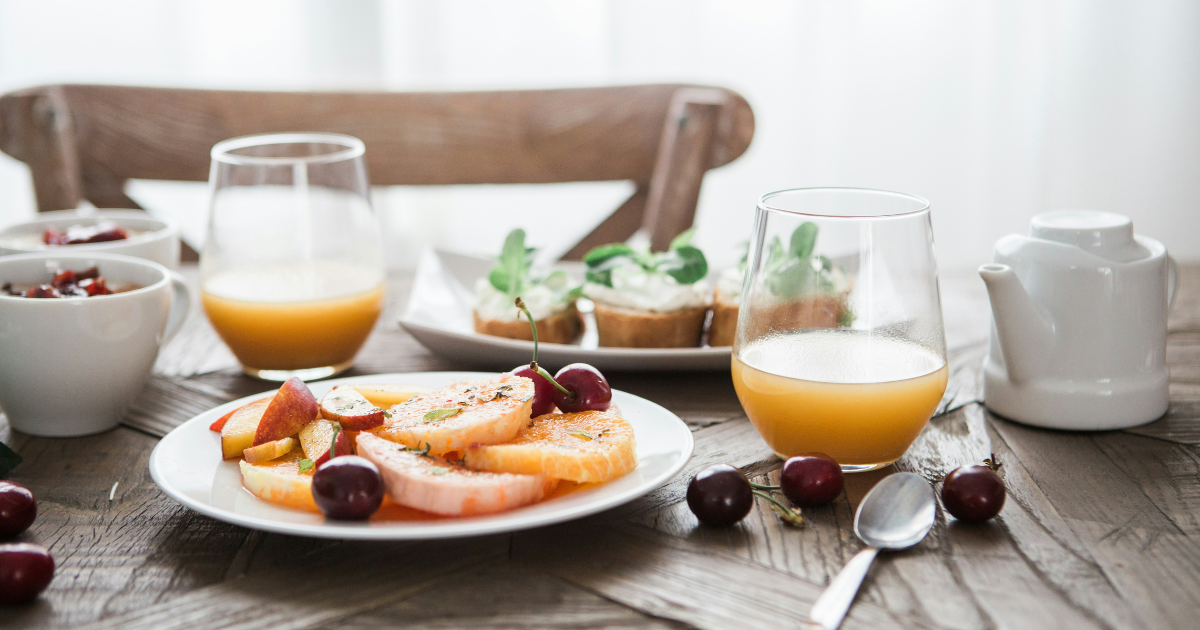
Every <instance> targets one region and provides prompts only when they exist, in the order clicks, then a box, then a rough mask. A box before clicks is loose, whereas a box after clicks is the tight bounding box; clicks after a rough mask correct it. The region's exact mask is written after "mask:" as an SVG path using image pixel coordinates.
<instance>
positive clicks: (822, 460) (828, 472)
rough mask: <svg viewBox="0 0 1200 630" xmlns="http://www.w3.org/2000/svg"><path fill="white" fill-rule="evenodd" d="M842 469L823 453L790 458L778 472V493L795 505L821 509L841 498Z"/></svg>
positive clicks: (843, 480)
mask: <svg viewBox="0 0 1200 630" xmlns="http://www.w3.org/2000/svg"><path fill="white" fill-rule="evenodd" d="M844 482H845V479H844V478H843V476H842V467H841V466H838V464H837V462H835V461H833V458H832V457H830V456H828V455H826V454H824V453H803V454H801V455H796V456H795V457H790V458H788V460H787V461H786V462H784V463H783V469H782V470H780V471H779V489H780V490H782V491H783V496H785V497H787V498H788V501H791V502H792V503H793V504H794V505H797V506H800V507H813V506H817V505H824V504H826V503H829V502H830V501H833V500H834V499H836V498H838V496H839V495H841V494H842V486H843V484H844Z"/></svg>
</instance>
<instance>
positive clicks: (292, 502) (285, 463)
mask: <svg viewBox="0 0 1200 630" xmlns="http://www.w3.org/2000/svg"><path fill="white" fill-rule="evenodd" d="M301 455H302V454H301V453H300V452H299V451H295V450H293V451H292V452H291V453H288V454H287V455H284V456H283V457H279V458H276V459H272V460H270V461H265V462H259V463H257V464H251V463H249V462H246V461H240V462H238V465H239V466H241V469H242V485H243V486H245V487H246V489H247V490H249V491H250V494H253V495H254V496H256V497H258V498H260V499H262V500H264V501H270V502H271V503H277V504H279V505H285V506H287V507H291V508H297V509H300V510H308V511H310V512H319V511H320V510H319V509H317V504H316V502H315V501H313V498H312V474H311V473H302V472H300V459H301Z"/></svg>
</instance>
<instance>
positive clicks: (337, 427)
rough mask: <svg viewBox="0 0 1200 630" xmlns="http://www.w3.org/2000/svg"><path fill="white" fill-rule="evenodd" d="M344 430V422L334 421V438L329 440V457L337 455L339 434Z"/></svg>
mask: <svg viewBox="0 0 1200 630" xmlns="http://www.w3.org/2000/svg"><path fill="white" fill-rule="evenodd" d="M341 430H342V423H340V422H335V423H333V439H332V440H330V441H329V459H333V458H334V457H337V436H338V433H340V432H341Z"/></svg>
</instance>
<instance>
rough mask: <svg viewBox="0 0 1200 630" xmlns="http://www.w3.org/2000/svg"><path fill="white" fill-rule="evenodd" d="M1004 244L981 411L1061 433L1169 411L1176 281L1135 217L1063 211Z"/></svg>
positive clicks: (990, 274)
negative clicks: (1170, 319) (1137, 229)
mask: <svg viewBox="0 0 1200 630" xmlns="http://www.w3.org/2000/svg"><path fill="white" fill-rule="evenodd" d="M1029 232H1030V234H1029V236H1021V235H1018V234H1010V235H1008V236H1005V237H1004V238H1001V239H1000V240H999V241H997V242H996V250H995V255H994V258H993V260H994V261H995V262H994V264H990V265H983V266H982V267H980V268H979V275H980V276H982V277H983V281H984V282H985V283H986V284H987V290H988V297H989V298H990V299H991V302H992V339H991V346H990V348H989V351H988V357H987V360H986V362H985V363H984V383H983V396H984V402H985V404H986V405H987V407H988V408H989V409H991V410H992V411H994V412H995V413H997V414H999V415H1001V416H1004V417H1006V418H1010V419H1012V420H1017V421H1019V422H1024V423H1027V424H1032V425H1037V426H1041V427H1049V428H1054V429H1076V430H1106V429H1119V428H1124V427H1131V426H1136V425H1139V424H1144V423H1146V422H1150V421H1151V420H1154V419H1156V418H1158V417H1160V416H1162V415H1163V414H1164V413H1166V411H1167V381H1168V375H1167V363H1166V345H1167V312H1168V310H1170V305H1171V302H1172V301H1173V300H1174V298H1175V289H1176V288H1177V285H1178V284H1179V273H1178V269H1177V268H1176V265H1175V261H1174V260H1172V259H1171V258H1170V257H1169V256H1167V250H1166V248H1165V247H1163V245H1162V243H1159V242H1158V241H1156V240H1154V239H1151V238H1147V237H1145V236H1135V235H1134V233H1133V222H1131V221H1130V220H1129V218H1128V217H1125V216H1122V215H1119V214H1113V213H1109V212H1094V211H1087V210H1063V211H1057V212H1047V213H1044V214H1039V215H1037V216H1035V217H1033V220H1032V221H1031V224H1030V230H1029Z"/></svg>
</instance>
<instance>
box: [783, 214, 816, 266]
mask: <svg viewBox="0 0 1200 630" xmlns="http://www.w3.org/2000/svg"><path fill="white" fill-rule="evenodd" d="M816 244H817V224H816V223H813V222H812V221H805V222H804V223H801V224H800V227H798V228H796V230H795V231H794V232H792V240H791V243H790V247H789V248H788V253H789V254H791V255H792V256H794V257H796V258H808V257H809V256H811V255H812V251H813V246H814V245H816Z"/></svg>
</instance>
